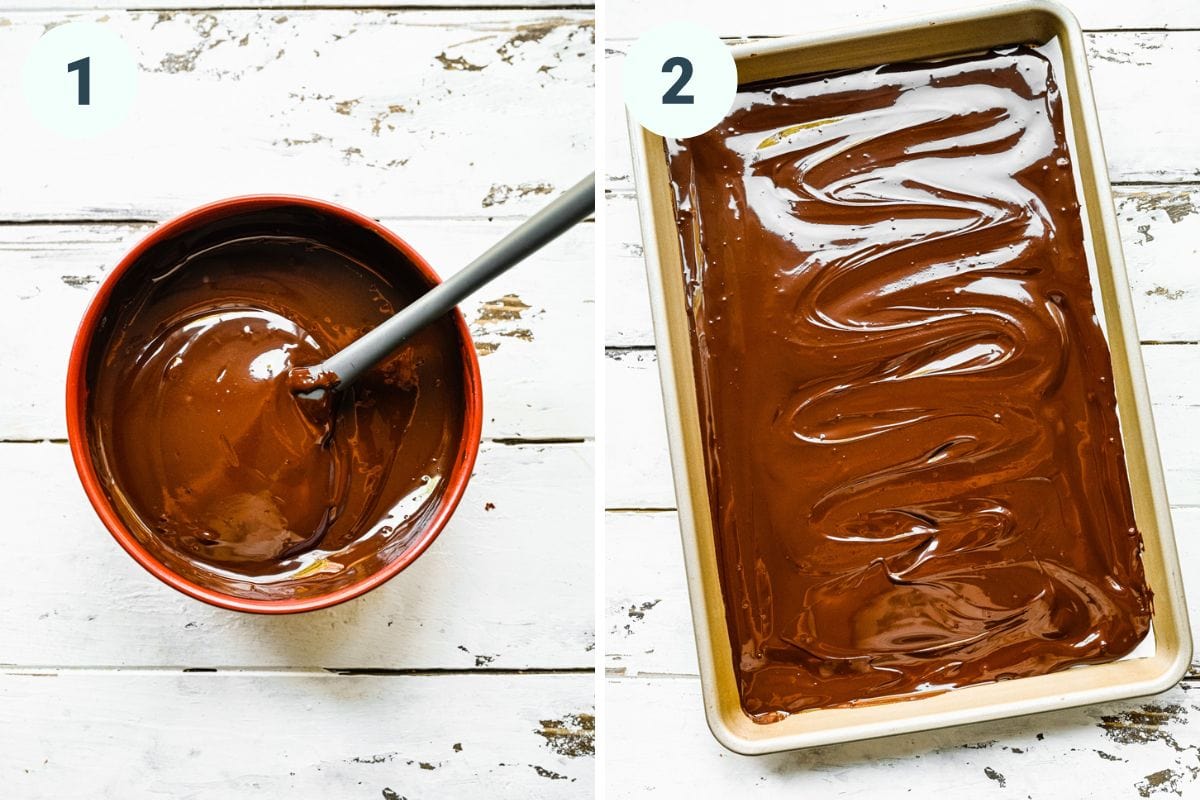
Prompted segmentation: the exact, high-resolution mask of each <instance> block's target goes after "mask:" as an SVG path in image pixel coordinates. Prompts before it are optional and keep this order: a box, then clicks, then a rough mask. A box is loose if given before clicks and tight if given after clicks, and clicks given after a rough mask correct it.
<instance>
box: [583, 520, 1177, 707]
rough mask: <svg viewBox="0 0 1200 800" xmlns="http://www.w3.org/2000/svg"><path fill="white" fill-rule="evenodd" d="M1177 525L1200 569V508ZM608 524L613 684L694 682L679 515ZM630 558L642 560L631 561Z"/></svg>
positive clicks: (607, 653)
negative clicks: (663, 678) (622, 680)
mask: <svg viewBox="0 0 1200 800" xmlns="http://www.w3.org/2000/svg"><path fill="white" fill-rule="evenodd" d="M1172 519H1173V521H1174V523H1175V528H1176V533H1177V536H1178V545H1179V554H1180V558H1181V559H1182V560H1183V561H1184V563H1185V564H1200V508H1175V509H1173V511H1172ZM606 522H607V529H608V533H607V541H606V544H607V553H606V559H607V570H606V576H605V583H606V585H605V600H604V613H605V619H606V624H605V626H604V633H605V635H606V636H607V642H606V648H605V655H604V657H605V663H606V666H607V669H608V671H609V674H610V677H611V676H613V675H623V676H629V677H636V676H638V675H651V676H654V675H696V674H697V672H698V670H697V666H696V648H695V639H694V638H693V637H692V623H691V610H690V606H689V605H688V597H687V583H686V578H685V575H684V570H683V553H682V551H681V549H680V543H679V524H678V520H677V518H676V516H675V512H673V511H632V512H629V511H624V512H609V513H608V514H607V519H606ZM632 553H636V554H637V556H638V557H637V558H631V557H630V554H632ZM1189 601H1190V602H1189V609H1188V610H1189V614H1190V616H1191V618H1192V621H1193V624H1194V627H1196V628H1197V630H1198V631H1200V624H1195V623H1196V622H1197V621H1200V598H1196V597H1191V598H1189ZM1197 638H1198V639H1200V633H1198V634H1197ZM1192 674H1193V675H1194V676H1195V677H1197V678H1198V679H1200V656H1197V657H1196V658H1195V659H1194V665H1193V668H1192ZM697 712H699V707H697Z"/></svg>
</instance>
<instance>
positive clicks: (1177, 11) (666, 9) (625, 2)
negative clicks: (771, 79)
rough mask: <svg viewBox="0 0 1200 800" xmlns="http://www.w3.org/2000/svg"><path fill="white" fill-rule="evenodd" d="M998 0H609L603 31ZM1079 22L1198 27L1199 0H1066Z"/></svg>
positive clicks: (896, 12)
mask: <svg viewBox="0 0 1200 800" xmlns="http://www.w3.org/2000/svg"><path fill="white" fill-rule="evenodd" d="M996 4H997V0H841V2H838V3H775V2H753V3H739V4H737V5H733V6H731V5H728V4H725V5H720V4H716V3H697V2H689V0H609V2H608V5H607V17H606V18H607V20H608V26H609V27H608V37H609V38H610V39H633V38H637V36H638V35H639V34H640V33H641V32H642V31H644V30H647V29H648V28H651V27H653V26H655V25H662V24H665V23H667V22H673V21H676V20H679V19H690V20H692V21H694V22H697V23H699V24H701V25H707V26H708V27H710V28H713V29H714V30H720V31H722V32H723V33H724V32H728V33H729V34H730V35H736V36H747V35H779V34H783V33H796V32H805V31H808V30H822V29H833V28H849V27H854V26H856V25H863V24H875V23H879V22H882V21H890V20H902V19H907V18H911V17H913V16H920V15H924V14H930V13H937V12H946V11H958V10H966V9H970V8H975V7H982V6H989V5H996ZM1066 5H1068V6H1069V7H1070V8H1071V10H1072V11H1073V12H1074V14H1075V16H1076V17H1077V18H1078V19H1079V22H1080V24H1081V25H1082V26H1083V27H1084V28H1089V29H1097V28H1099V29H1108V28H1114V29H1117V28H1124V29H1150V30H1155V29H1163V28H1196V27H1200V6H1197V4H1196V3H1194V2H1191V0H1145V1H1144V2H1139V3H1129V2H1126V0H1076V1H1075V2H1067V3H1066Z"/></svg>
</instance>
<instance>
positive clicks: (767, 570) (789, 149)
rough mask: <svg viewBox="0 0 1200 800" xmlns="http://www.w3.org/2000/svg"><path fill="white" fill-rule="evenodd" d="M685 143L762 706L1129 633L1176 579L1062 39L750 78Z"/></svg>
mask: <svg viewBox="0 0 1200 800" xmlns="http://www.w3.org/2000/svg"><path fill="white" fill-rule="evenodd" d="M667 149H668V157H669V160H670V164H671V173H672V180H673V184H674V187H675V194H676V208H677V221H678V224H679V230H680V240H681V244H682V248H683V253H684V261H685V280H686V290H687V291H686V294H687V298H688V306H689V315H690V319H691V331H692V341H693V356H694V366H695V373H696V380H697V389H698V395H699V400H700V412H701V414H700V416H701V419H700V422H701V430H702V434H703V437H704V443H705V448H706V467H707V475H708V482H709V494H710V498H711V502H712V512H713V519H714V525H715V534H716V545H717V554H718V561H719V570H720V573H721V583H722V591H723V594H724V598H725V603H726V616H727V622H728V626H729V633H730V638H731V643H732V646H733V651H734V668H735V672H736V675H737V680H738V686H739V691H740V694H741V700H742V705H743V708H744V709H745V710H746V712H747V713H748V714H750V715H751V716H752V717H753V718H755V719H756V720H758V721H760V722H770V721H773V720H776V719H779V718H780V717H781V716H782V715H784V714H788V713H794V712H798V711H803V710H805V709H811V708H818V707H831V706H839V705H846V704H855V703H859V702H864V701H870V700H874V699H878V698H883V697H893V696H904V695H908V696H912V693H917V692H922V691H936V690H944V689H948V688H953V687H959V686H964V685H968V684H975V683H980V682H987V681H994V680H999V679H1005V678H1012V677H1019V676H1028V675H1036V674H1041V673H1046V672H1049V671H1053V670H1059V669H1063V668H1065V667H1068V666H1071V665H1075V664H1083V663H1092V662H1102V661H1109V660H1113V659H1116V658H1118V657H1120V656H1122V655H1124V654H1127V653H1129V652H1130V651H1131V650H1132V649H1133V648H1134V646H1135V645H1136V644H1137V643H1138V642H1139V641H1141V640H1142V639H1143V637H1145V635H1146V633H1147V631H1148V629H1149V620H1150V612H1151V593H1150V591H1149V589H1148V588H1147V586H1146V582H1145V577H1144V575H1143V570H1142V565H1141V559H1140V547H1141V538H1140V534H1139V533H1138V531H1137V528H1136V525H1135V522H1134V515H1133V508H1132V501H1131V499H1130V491H1129V486H1128V479H1127V476H1126V473H1125V466H1124V456H1123V450H1122V443H1121V435H1120V430H1119V428H1118V422H1117V415H1116V401H1115V397H1114V393H1113V388H1112V368H1111V362H1110V358H1109V352H1108V348H1107V345H1106V342H1105V339H1104V336H1103V332H1102V330H1101V326H1100V323H1099V321H1098V319H1097V316H1096V309H1095V307H1094V304H1093V299H1092V296H1093V295H1092V286H1091V280H1090V278H1089V274H1088V265H1087V260H1086V256H1085V250H1084V245H1083V224H1082V221H1081V217H1080V209H1079V205H1078V202H1077V197H1076V188H1075V181H1074V177H1073V173H1072V166H1071V160H1070V153H1069V151H1068V147H1067V144H1066V138H1065V133H1064V119H1063V102H1062V97H1061V96H1060V94H1059V90H1058V88H1057V86H1056V85H1055V81H1054V75H1053V70H1052V67H1051V62H1050V60H1049V59H1048V58H1047V57H1046V56H1045V54H1044V53H1043V52H1040V51H1039V50H1038V49H1034V48H1028V47H1020V48H1009V49H1005V50H1002V51H997V52H992V53H988V54H980V55H976V56H970V57H964V58H959V59H954V60H941V61H937V62H929V63H905V64H894V65H887V66H882V67H877V68H872V69H863V70H855V71H848V72H841V73H831V74H824V75H819V76H809V77H803V78H798V79H793V80H789V81H785V82H779V83H772V84H769V85H759V86H750V87H743V88H742V89H741V90H740V91H739V94H738V96H737V99H736V101H735V104H734V109H733V111H732V112H731V113H730V115H729V117H728V118H727V119H726V120H725V121H724V122H723V123H722V124H721V125H720V126H718V127H717V128H716V129H714V130H713V131H711V132H709V133H707V134H704V135H702V136H699V137H696V138H693V139H689V140H685V141H672V142H668V146H667Z"/></svg>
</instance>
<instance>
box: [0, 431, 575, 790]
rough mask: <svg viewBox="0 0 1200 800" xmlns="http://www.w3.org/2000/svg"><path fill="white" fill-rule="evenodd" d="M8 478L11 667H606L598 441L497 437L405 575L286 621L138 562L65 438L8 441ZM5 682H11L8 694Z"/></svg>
mask: <svg viewBox="0 0 1200 800" xmlns="http://www.w3.org/2000/svg"><path fill="white" fill-rule="evenodd" d="M0 474H3V475H4V476H5V486H4V490H3V496H4V498H5V500H4V502H5V508H6V520H7V524H6V525H5V527H4V531H3V532H0V540H2V541H3V542H4V552H5V554H6V555H5V558H6V560H7V562H8V563H9V564H11V565H20V566H19V567H14V568H13V569H11V570H9V577H8V578H7V579H6V580H5V581H4V585H3V587H0V641H3V642H4V647H3V651H2V652H0V663H3V664H7V665H21V666H34V667H38V666H49V665H55V666H80V667H110V666H118V667H125V666H135V667H147V666H166V667H188V668H195V667H222V668H224V667H240V668H248V667H253V668H284V667H336V668H385V669H475V668H481V669H537V668H591V667H592V666H593V663H594V654H593V646H594V636H593V630H594V607H593V600H592V598H593V592H592V586H593V565H592V561H591V559H590V558H587V557H582V556H581V555H580V554H581V553H587V554H590V553H591V552H592V543H593V534H592V528H593V526H592V520H593V518H594V517H593V513H592V509H593V508H594V498H593V488H592V486H593V481H592V475H593V466H592V447H591V446H590V445H586V444H585V445H537V446H534V445H525V446H504V445H485V446H484V448H483V450H482V452H481V453H480V457H479V461H478V464H477V467H476V472H475V476H474V478H473V480H472V482H471V484H470V486H469V487H468V489H467V493H466V496H465V497H464V499H463V501H462V504H461V505H460V506H459V509H458V511H457V513H456V514H455V516H454V518H453V520H452V521H451V522H450V524H449V525H448V526H447V528H446V530H445V531H444V532H443V533H442V535H441V537H439V539H438V540H437V541H436V542H435V543H434V545H433V546H432V547H431V548H430V549H429V551H427V552H426V553H425V554H424V555H422V556H421V558H420V559H418V560H417V561H416V562H414V564H413V565H412V566H411V567H409V568H408V569H407V570H405V572H404V573H403V574H401V575H399V576H397V577H396V578H395V579H393V580H392V581H389V582H388V583H387V584H386V585H384V586H382V587H380V588H379V589H377V590H375V591H374V592H370V593H369V594H367V595H365V596H363V597H361V598H359V599H357V600H353V601H351V602H349V603H346V604H343V605H341V606H337V607H335V608H332V609H327V610H324V611H317V612H311V613H308V614H300V615H294V616H288V617H275V618H269V617H263V616H258V615H246V614H238V613H234V612H230V611H223V610H219V609H215V608H211V607H209V606H207V605H205V604H203V603H200V602H197V601H195V600H192V599H190V598H187V597H185V596H183V595H181V594H179V593H178V592H176V591H174V590H173V589H170V588H168V587H166V586H165V585H162V584H160V583H159V582H158V581H157V580H155V579H154V578H153V577H151V576H150V574H149V573H147V572H145V571H144V570H143V569H142V568H141V567H140V566H138V565H137V564H136V563H134V561H133V560H132V559H130V558H129V557H128V556H127V555H126V554H125V552H124V551H123V550H121V549H120V548H119V547H118V546H117V544H116V543H115V542H114V541H113V540H112V538H111V537H110V536H109V535H108V533H107V531H105V529H104V528H103V527H102V526H101V524H100V522H99V520H97V519H96V516H95V513H94V512H93V511H92V508H91V506H90V505H88V503H87V500H86V499H85V497H84V495H83V491H82V489H81V488H80V486H79V481H78V479H77V478H76V476H75V473H74V467H73V466H72V464H71V461H70V454H69V452H68V448H67V447H66V446H65V445H62V444H0ZM5 691H6V690H5V688H4V685H3V683H0V697H4V696H5ZM2 706H3V703H2V702H0V707H2ZM3 713H4V712H3V711H2V710H0V717H2V716H3ZM3 727H5V726H3V725H0V728H3ZM2 750H3V745H0V751H2ZM0 763H3V760H0ZM0 770H2V767H0Z"/></svg>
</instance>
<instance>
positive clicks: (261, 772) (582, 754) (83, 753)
mask: <svg viewBox="0 0 1200 800" xmlns="http://www.w3.org/2000/svg"><path fill="white" fill-rule="evenodd" d="M0 686H2V687H3V696H4V702H3V705H2V706H0V723H2V724H0V752H3V754H4V757H3V759H2V760H0V777H2V778H3V779H4V793H5V796H6V797H14V798H23V799H24V798H28V799H29V800H41V798H58V797H76V796H80V793H81V792H82V793H83V794H84V795H85V796H87V797H90V798H98V799H99V800H130V798H171V799H172V800H181V799H182V798H187V800H228V798H231V797H256V798H261V797H270V798H374V800H378V799H379V798H380V797H382V798H384V800H398V799H399V798H401V797H408V798H437V797H453V798H464V800H469V799H471V798H480V799H481V800H482V799H483V798H487V799H488V800H491V798H497V797H504V798H510V797H511V798H539V799H540V798H546V799H547V800H551V799H557V798H568V797H570V798H577V797H589V796H591V783H592V780H593V769H594V759H593V757H592V754H593V752H594V749H595V745H594V728H595V716H594V714H595V711H594V707H593V703H592V686H593V683H592V677H591V676H590V675H525V676H521V675H508V676H483V675H477V676H461V675H458V676H395V675H391V676H379V677H369V676H360V677H345V676H333V675H323V676H303V675H278V674H244V675H223V674H218V675H180V674H178V673H176V674H170V673H161V672H149V673H146V672H143V673H131V672H120V673H95V672H84V673H79V672H72V671H57V672H45V673H34V674H29V673H24V674H20V673H12V672H9V673H7V674H4V675H2V676H0ZM31 721H36V724H30V723H31Z"/></svg>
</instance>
